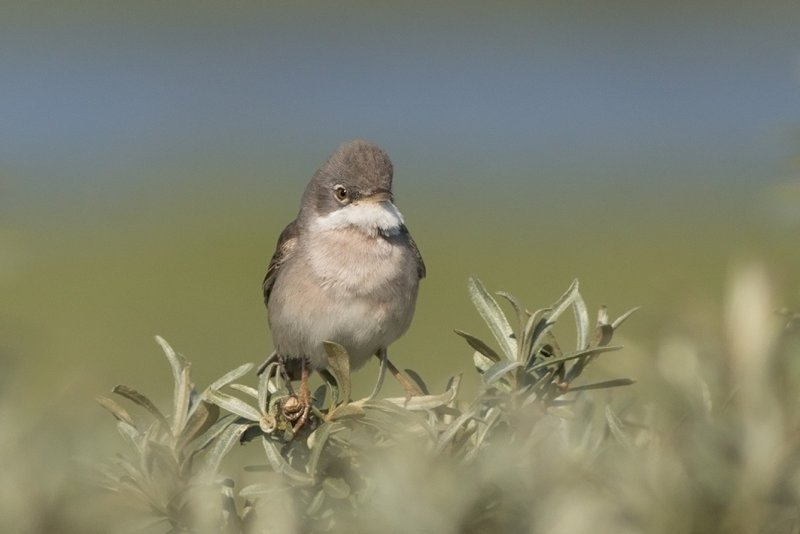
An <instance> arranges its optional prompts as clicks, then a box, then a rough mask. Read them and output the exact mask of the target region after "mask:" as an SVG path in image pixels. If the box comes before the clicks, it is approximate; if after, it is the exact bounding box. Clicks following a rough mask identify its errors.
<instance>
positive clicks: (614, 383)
mask: <svg viewBox="0 0 800 534" xmlns="http://www.w3.org/2000/svg"><path fill="white" fill-rule="evenodd" d="M635 383H636V381H635V380H631V379H630V378H615V379H614V380H606V381H604V382H594V383H592V384H585V385H582V386H575V387H572V386H570V388H569V390H570V391H587V390H590V389H608V388H618V387H621V386H630V385H631V384H635Z"/></svg>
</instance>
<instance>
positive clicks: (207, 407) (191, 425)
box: [178, 401, 219, 447]
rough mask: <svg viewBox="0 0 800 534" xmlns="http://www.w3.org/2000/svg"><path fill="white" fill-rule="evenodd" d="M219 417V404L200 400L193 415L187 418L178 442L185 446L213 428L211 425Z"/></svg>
mask: <svg viewBox="0 0 800 534" xmlns="http://www.w3.org/2000/svg"><path fill="white" fill-rule="evenodd" d="M217 419H219V406H217V405H216V404H211V403H210V402H206V401H200V402H199V403H198V404H197V406H195V408H194V410H193V411H192V415H190V416H189V418H188V419H187V420H186V425H184V427H183V429H182V431H181V435H180V436H181V438H180V441H179V442H178V444H179V446H180V447H183V446H184V445H186V444H187V443H189V442H190V441H192V440H193V439H194V438H196V437H197V436H199V435H201V434H202V433H203V432H205V431H206V430H208V429H209V428H211V425H213V424H214V423H216V421H217Z"/></svg>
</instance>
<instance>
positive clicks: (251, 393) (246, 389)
mask: <svg viewBox="0 0 800 534" xmlns="http://www.w3.org/2000/svg"><path fill="white" fill-rule="evenodd" d="M230 388H231V389H235V390H236V391H241V392H242V393H244V394H245V395H247V396H248V397H251V398H253V399H256V400H258V390H257V389H256V388H254V387H252V386H245V385H244V384H231V385H230Z"/></svg>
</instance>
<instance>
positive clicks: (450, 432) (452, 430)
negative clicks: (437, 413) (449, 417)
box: [435, 410, 475, 454]
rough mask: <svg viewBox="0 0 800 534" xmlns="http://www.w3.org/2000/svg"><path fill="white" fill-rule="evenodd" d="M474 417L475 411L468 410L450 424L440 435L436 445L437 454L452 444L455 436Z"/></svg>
mask: <svg viewBox="0 0 800 534" xmlns="http://www.w3.org/2000/svg"><path fill="white" fill-rule="evenodd" d="M474 415H475V414H474V411H473V410H468V411H466V412H464V413H462V414H461V415H460V416H458V417H457V418H456V420H455V421H453V422H452V423H450V424H449V425H448V426H447V428H446V429H445V431H444V432H442V433H441V434H440V435H439V440H438V442H437V443H436V448H435V452H436V453H437V454H438V453H440V452H442V451H443V450H444V448H445V447H447V445H448V444H449V443H450V440H452V439H453V436H455V435H456V432H458V431H459V430H460V429H461V427H462V426H464V425H465V424H467V422H469V420H470V419H472V418H473V417H474Z"/></svg>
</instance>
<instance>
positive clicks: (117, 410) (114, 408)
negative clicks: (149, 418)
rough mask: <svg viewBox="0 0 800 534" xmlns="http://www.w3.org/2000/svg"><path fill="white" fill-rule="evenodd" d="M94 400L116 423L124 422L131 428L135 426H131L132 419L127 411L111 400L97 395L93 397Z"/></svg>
mask: <svg viewBox="0 0 800 534" xmlns="http://www.w3.org/2000/svg"><path fill="white" fill-rule="evenodd" d="M95 400H96V401H97V403H98V404H99V405H100V406H102V407H103V408H105V409H106V410H108V411H109V412H111V415H113V416H114V417H115V418H116V419H117V420H118V421H124V422H126V423H128V424H129V425H131V426H136V425H134V424H133V419H131V416H130V414H129V413H128V411H127V410H126V409H125V408H123V407H122V406H120V405H119V404H117V403H116V402H114V401H113V400H112V399H109V398H108V397H103V396H102V395H98V396H97V397H95Z"/></svg>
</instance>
